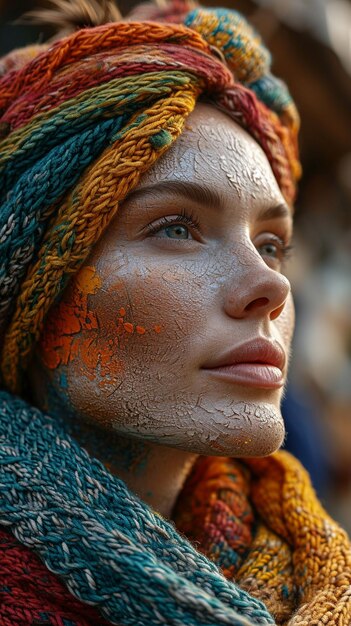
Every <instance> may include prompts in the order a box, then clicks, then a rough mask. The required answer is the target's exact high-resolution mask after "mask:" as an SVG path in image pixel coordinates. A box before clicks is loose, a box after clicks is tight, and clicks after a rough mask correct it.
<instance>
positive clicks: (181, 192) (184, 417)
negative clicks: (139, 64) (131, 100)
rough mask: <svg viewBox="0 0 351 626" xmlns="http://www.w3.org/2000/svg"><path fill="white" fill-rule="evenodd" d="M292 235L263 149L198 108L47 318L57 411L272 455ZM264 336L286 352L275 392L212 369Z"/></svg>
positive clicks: (42, 359) (217, 448)
mask: <svg viewBox="0 0 351 626" xmlns="http://www.w3.org/2000/svg"><path fill="white" fill-rule="evenodd" d="M196 186H197V188H198V189H202V191H205V190H206V189H207V188H208V189H209V190H211V194H212V197H211V198H210V199H207V202H206V198H205V197H203V194H202V195H201V196H199V197H198V198H197V196H196ZM208 200H212V201H213V202H215V203H216V202H217V204H215V206H213V205H211V204H209V203H208ZM290 237H291V216H290V213H289V210H288V208H287V207H286V205H285V203H284V199H283V197H282V195H281V193H280V191H279V188H278V185H277V184H276V181H275V179H274V177H273V175H272V172H271V170H270V167H269V164H268V162H267V159H266V157H265V155H264V153H263V152H262V150H261V149H260V148H259V146H258V145H257V144H256V142H254V141H253V140H252V139H251V138H250V137H249V136H248V135H247V134H246V133H245V132H244V131H243V130H242V129H241V128H240V127H238V126H237V125H236V124H235V123H234V122H233V121H231V120H230V119H228V117H227V116H226V115H225V114H224V113H221V112H219V111H217V110H216V109H214V108H213V107H211V106H210V105H205V104H201V105H200V104H199V105H198V106H197V107H196V109H195V111H194V113H193V114H192V115H191V116H190V118H189V122H188V124H187V128H186V130H185V131H184V133H183V135H182V137H181V138H180V139H179V140H178V141H177V142H176V144H175V145H174V147H172V148H171V149H170V150H169V151H168V152H167V154H166V155H164V156H163V157H162V158H161V159H160V160H159V161H158V162H157V163H156V164H155V165H154V167H153V169H152V170H150V171H149V172H148V173H147V174H146V175H145V176H144V177H143V179H142V181H141V183H140V186H139V188H138V189H137V190H136V191H135V192H134V193H132V194H131V196H130V197H129V198H128V199H127V201H126V202H125V204H124V206H123V207H122V208H121V211H120V213H119V215H118V216H117V218H116V219H115V221H114V222H113V223H112V224H111V225H110V226H109V228H108V230H107V231H106V233H105V235H104V236H103V237H102V238H101V240H100V242H99V244H98V245H97V246H96V248H95V249H94V251H93V253H92V255H91V256H90V258H89V259H88V261H87V263H86V264H85V266H84V267H83V268H82V270H81V271H80V273H79V274H78V275H77V276H76V277H74V278H73V279H72V281H71V284H70V286H69V287H68V289H67V291H66V293H65V294H64V296H63V298H62V300H61V301H60V302H59V303H58V305H56V306H55V307H54V308H53V309H52V311H51V313H50V315H49V318H48V320H47V323H46V327H45V330H44V333H43V335H42V338H41V342H40V346H39V350H38V357H39V358H38V359H37V365H36V369H37V370H38V371H39V373H38V376H37V379H40V380H45V379H47V380H48V381H49V383H50V384H49V385H47V386H46V396H47V402H48V405H49V408H50V409H51V410H56V411H60V406H61V410H62V407H64V408H65V410H67V409H70V410H72V411H73V413H74V414H75V415H76V416H79V418H80V419H83V420H88V421H90V422H93V423H96V424H97V425H99V426H103V427H105V428H107V429H109V430H113V431H116V432H117V433H119V434H121V435H124V436H131V437H133V438H140V439H141V440H146V441H152V442H154V443H156V444H158V445H160V444H161V445H166V446H172V447H176V448H179V449H183V450H187V451H191V452H196V453H200V454H220V455H232V456H252V455H265V454H269V453H270V452H272V451H274V450H275V449H276V448H277V447H278V446H279V445H280V443H281V441H282V438H283V436H284V426H283V421H282V417H281V414H280V409H279V405H280V400H281V395H282V388H283V382H284V380H285V376H286V367H287V355H288V352H289V346H290V340H291V333H292V326H293V309H292V303H291V299H290V289H289V283H288V281H287V279H286V278H285V276H284V275H283V274H282V273H281V272H282V266H283V254H284V250H283V248H284V246H287V245H288V242H289V240H290ZM262 339H263V340H264V339H266V340H267V341H270V342H271V343H273V345H278V346H279V345H281V346H282V350H283V352H285V355H286V359H285V362H284V364H283V365H282V372H280V374H281V380H280V382H279V381H278V383H277V384H273V385H271V386H269V385H268V387H267V385H264V384H262V383H257V384H255V383H252V382H251V384H250V383H246V382H245V380H243V381H241V382H240V381H239V383H238V382H235V381H234V382H233V381H232V380H228V378H223V377H221V376H219V377H218V376H217V375H216V374H215V373H214V372H213V371H212V370H210V369H206V368H207V367H208V366H211V364H215V362H216V361H218V359H219V358H220V357H221V355H224V354H226V353H227V352H228V351H230V350H235V349H236V348H237V347H240V346H242V345H244V344H246V343H247V342H251V343H252V342H255V340H257V341H260V340H262ZM44 386H45V385H44ZM42 389H43V384H42V383H41V384H40V390H41V392H42ZM53 398H54V400H53ZM50 402H51V406H50ZM53 405H55V406H53Z"/></svg>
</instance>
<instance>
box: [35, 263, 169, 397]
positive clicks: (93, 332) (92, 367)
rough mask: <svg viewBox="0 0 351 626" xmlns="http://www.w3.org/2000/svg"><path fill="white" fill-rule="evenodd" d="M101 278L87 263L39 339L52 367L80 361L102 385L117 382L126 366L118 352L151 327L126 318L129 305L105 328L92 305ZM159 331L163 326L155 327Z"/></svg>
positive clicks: (120, 310)
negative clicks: (130, 339) (119, 357)
mask: <svg viewBox="0 0 351 626" xmlns="http://www.w3.org/2000/svg"><path fill="white" fill-rule="evenodd" d="M100 287H101V281H100V278H99V276H98V275H97V274H96V271H95V268H94V267H84V268H83V269H82V270H81V271H80V272H79V273H78V274H77V275H76V276H75V277H74V279H73V280H72V283H71V285H70V286H69V287H68V289H67V291H66V293H65V295H64V298H63V300H62V301H61V302H60V303H58V304H57V305H56V306H55V307H53V308H52V310H51V311H50V313H49V315H48V317H47V320H46V324H45V328H44V331H43V334H42V336H41V339H40V342H39V349H40V356H41V358H42V360H43V362H44V364H45V365H46V366H47V367H48V368H49V369H55V368H57V367H58V366H60V365H68V364H69V363H71V362H72V361H76V362H77V361H78V360H79V362H80V368H81V373H82V374H83V375H84V376H86V377H87V378H88V379H89V380H95V379H96V378H97V377H99V378H100V380H99V385H100V386H105V385H109V384H113V383H114V382H115V381H116V379H117V378H118V377H119V376H120V374H121V372H122V371H123V369H124V364H123V361H122V360H121V359H118V358H117V356H118V354H119V353H120V351H121V349H123V348H125V345H126V344H125V341H126V340H127V338H128V336H129V337H130V336H131V335H132V334H134V336H137V335H145V334H146V333H147V329H146V328H145V327H144V326H141V325H134V324H132V323H131V322H126V321H124V320H125V315H126V309H125V308H124V307H121V308H120V309H119V311H118V313H119V315H120V317H118V318H117V323H116V321H108V320H106V321H105V322H104V324H103V327H104V332H101V329H100V327H99V320H98V317H97V314H96V312H94V311H93V310H91V308H89V296H92V295H95V294H96V293H97V292H98V290H99V289H100ZM153 330H154V331H155V332H156V333H160V332H161V326H159V325H156V326H154V327H153Z"/></svg>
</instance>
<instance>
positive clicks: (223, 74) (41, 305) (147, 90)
mask: <svg viewBox="0 0 351 626" xmlns="http://www.w3.org/2000/svg"><path fill="white" fill-rule="evenodd" d="M186 23H187V27H185V26H183V25H172V24H158V23H150V22H145V23H140V22H120V23H113V24H108V25H104V26H101V27H97V28H91V29H85V30H81V31H78V32H77V33H75V34H74V35H72V36H70V37H67V38H65V39H62V40H60V41H58V42H57V43H55V44H54V45H53V46H52V47H50V48H48V49H46V50H44V51H43V52H41V53H40V54H39V55H38V56H37V57H36V58H34V59H33V60H31V61H30V62H29V63H27V64H26V65H24V66H23V67H21V68H20V69H13V70H11V71H9V72H8V73H7V74H5V76H4V77H3V79H2V80H1V81H0V93H1V96H0V115H1V116H2V117H1V118H0V134H2V136H3V141H2V143H1V154H0V175H1V177H2V194H1V210H0V211H1V212H0V243H1V255H2V265H1V268H0V335H1V334H2V335H3V337H4V340H3V344H2V357H1V372H2V377H3V382H4V384H5V385H6V386H7V387H8V388H9V389H10V390H12V391H18V390H19V389H20V386H21V375H22V373H23V372H24V371H25V369H26V367H27V364H28V361H29V358H30V355H31V352H32V349H33V346H34V345H35V342H36V341H37V340H38V338H39V335H40V333H41V330H42V327H43V324H44V321H45V317H46V314H47V312H48V310H49V308H50V306H51V304H52V303H53V301H54V300H55V299H56V298H57V297H58V296H59V294H60V293H61V292H62V290H63V288H64V287H65V285H66V283H67V280H68V279H69V277H70V276H71V275H72V274H73V273H74V272H76V271H77V270H78V268H79V267H80V266H81V264H82V263H83V262H84V260H85V259H86V258H87V256H88V254H89V253H90V251H91V249H92V247H93V246H94V244H95V243H96V241H97V240H98V239H99V237H100V236H101V233H102V232H103V230H104V229H105V228H106V226H107V225H108V224H109V223H110V221H111V220H112V219H113V217H114V216H115V214H116V212H117V210H118V206H119V203H120V202H121V201H122V200H123V199H124V198H125V197H126V195H127V194H128V193H129V192H130V191H131V190H132V189H133V188H134V187H135V186H136V185H137V184H138V181H139V179H140V176H141V175H142V174H143V173H144V172H145V171H146V170H147V169H148V168H149V167H151V166H152V164H153V163H154V162H155V161H156V159H158V157H159V156H160V155H161V154H163V152H164V151H165V150H167V149H168V148H169V146H170V145H171V144H172V143H173V141H174V140H175V139H176V138H177V137H178V135H179V133H181V131H182V129H183V126H184V122H185V120H186V118H187V116H188V115H189V113H190V112H191V111H192V110H193V108H194V106H195V103H196V100H197V98H198V96H199V95H200V94H205V95H206V96H207V97H209V98H211V99H212V100H213V101H214V102H215V103H216V105H217V106H219V107H221V108H223V109H225V110H226V111H227V112H228V113H229V114H230V115H231V116H232V117H233V119H235V120H236V121H237V122H238V123H239V124H241V125H242V126H243V127H244V128H246V129H247V130H248V131H249V132H250V133H251V134H252V135H253V136H254V138H255V139H256V140H257V141H258V142H259V144H260V145H261V146H262V148H263V150H264V151H265V153H266V155H267V157H268V159H269V162H270V164H271V167H272V170H273V172H274V174H275V176H276V179H277V181H278V184H279V185H280V188H281V190H282V193H283V194H284V196H285V198H286V199H287V201H288V202H289V203H291V202H292V201H293V198H294V195H295V184H296V180H297V178H298V176H299V173H300V170H299V163H298V160H297V148H296V136H297V130H298V116H297V113H296V109H295V107H294V105H293V103H292V100H291V98H290V96H289V94H288V92H287V90H286V87H285V86H284V85H283V83H281V82H280V81H278V80H277V79H275V78H273V77H272V76H271V75H270V73H269V56H268V53H267V52H266V51H265V49H263V47H262V44H261V42H260V40H259V39H258V37H257V35H256V34H255V33H254V31H252V29H250V27H248V25H247V23H246V22H245V20H243V18H242V17H241V16H240V19H239V18H238V14H237V13H235V12H231V11H220V10H218V11H212V12H211V11H204V10H200V9H197V10H195V11H193V12H191V13H189V14H188V16H187V17H186ZM195 30H196V31H198V32H195ZM202 35H203V36H202ZM213 46H216V47H217V48H219V49H220V52H221V54H222V55H224V57H225V59H226V62H227V66H226V65H225V64H224V63H222V62H221V61H220V60H219V59H218V56H217V55H213V54H212V53H211V52H212V50H213ZM237 78H238V79H239V80H242V81H244V83H245V84H241V83H240V82H237ZM269 107H270V108H269ZM11 316H12V318H11V322H10V323H9V319H10V317H11Z"/></svg>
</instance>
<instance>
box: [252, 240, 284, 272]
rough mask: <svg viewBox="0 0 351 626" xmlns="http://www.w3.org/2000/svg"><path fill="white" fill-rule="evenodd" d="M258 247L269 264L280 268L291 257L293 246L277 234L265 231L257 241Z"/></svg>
mask: <svg viewBox="0 0 351 626" xmlns="http://www.w3.org/2000/svg"><path fill="white" fill-rule="evenodd" d="M260 242H262V243H260ZM256 249H257V251H258V252H259V254H260V255H261V256H262V257H263V258H264V259H265V260H266V262H267V264H268V265H269V266H271V267H273V268H274V269H277V270H280V268H281V266H282V265H283V264H284V262H285V261H286V260H287V259H288V258H289V255H290V252H291V250H292V246H290V245H287V243H286V242H285V241H284V240H283V239H281V238H280V237H278V236H277V235H274V234H271V233H263V234H262V235H261V236H260V237H259V241H258V242H256Z"/></svg>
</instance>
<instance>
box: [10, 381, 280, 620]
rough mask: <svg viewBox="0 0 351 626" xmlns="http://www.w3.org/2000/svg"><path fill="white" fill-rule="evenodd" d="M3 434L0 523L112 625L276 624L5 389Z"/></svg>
mask: <svg viewBox="0 0 351 626" xmlns="http://www.w3.org/2000/svg"><path fill="white" fill-rule="evenodd" d="M0 437H1V448H0V524H1V525H4V526H7V527H9V528H10V530H11V532H12V533H13V534H14V535H15V537H16V538H17V539H18V540H19V541H20V542H21V543H22V544H24V545H25V546H27V547H29V548H31V549H32V550H34V551H35V552H36V554H37V555H38V556H39V557H40V559H41V560H42V561H43V562H44V563H45V564H46V566H47V568H48V569H49V570H50V571H52V572H54V573H55V574H57V576H59V577H60V579H61V580H62V581H63V582H64V584H65V585H66V586H67V588H68V589H69V591H70V592H71V593H72V594H73V595H74V596H75V597H77V598H79V600H81V601H83V602H84V603H87V604H89V605H93V606H95V607H96V608H97V609H98V610H99V612H100V614H101V615H102V616H103V617H104V618H106V619H107V620H108V621H109V622H110V623H112V624H119V625H120V626H122V625H123V626H137V625H138V626H154V625H155V626H156V624H169V625H174V626H181V625H185V624H186V625H187V626H195V625H196V626H200V625H201V626H205V625H211V626H220V625H222V624H223V625H224V624H228V625H229V624H230V625H231V626H235V625H237V626H239V625H240V626H250V625H251V626H253V625H257V624H273V623H274V620H273V619H272V617H271V616H270V615H269V613H268V612H267V609H266V608H265V606H264V605H263V603H262V602H260V601H259V600H257V599H254V598H253V597H251V596H250V595H249V594H248V593H246V592H245V591H243V590H241V589H240V588H239V587H237V586H236V585H235V584H233V583H232V582H230V581H228V580H226V579H225V578H224V576H223V575H222V574H221V573H220V571H219V570H218V568H217V566H216V565H215V564H213V563H211V562H210V561H209V560H208V559H207V558H206V557H205V556H203V555H202V554H200V553H199V552H197V551H196V550H195V549H194V548H193V547H192V545H191V544H190V543H189V542H188V541H187V540H186V539H185V538H183V537H181V536H180V535H179V534H178V533H177V531H176V529H175V527H174V526H173V525H172V523H170V522H168V521H166V520H164V519H163V518H162V517H160V516H159V515H157V514H155V513H154V512H153V511H152V510H151V509H150V508H149V507H148V506H147V505H146V504H144V503H143V502H141V501H140V500H139V499H138V498H137V497H136V496H135V495H133V494H132V493H131V492H130V491H129V490H128V489H127V487H126V486H125V484H124V483H123V482H122V481H121V480H119V479H118V478H116V477H115V476H112V475H111V474H109V472H108V471H107V470H106V469H105V468H104V466H103V465H102V464H101V463H100V462H99V461H97V460H96V459H92V458H90V457H89V455H88V454H87V452H86V451H85V450H83V449H82V448H81V447H80V446H79V445H78V444H77V443H76V442H75V441H74V440H73V438H72V437H70V436H69V435H68V434H67V433H66V432H65V429H64V427H63V425H62V424H60V423H59V422H58V421H57V420H54V419H52V418H50V417H49V416H47V415H44V414H43V413H42V412H41V411H39V410H37V409H35V408H33V407H31V406H29V405H28V404H26V403H25V402H24V401H23V400H21V399H19V398H16V397H14V396H11V395H10V394H8V393H6V392H0ZM72 600H73V598H72ZM50 623H51V622H50ZM71 623H72V622H70V624H71ZM60 624H61V622H60Z"/></svg>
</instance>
